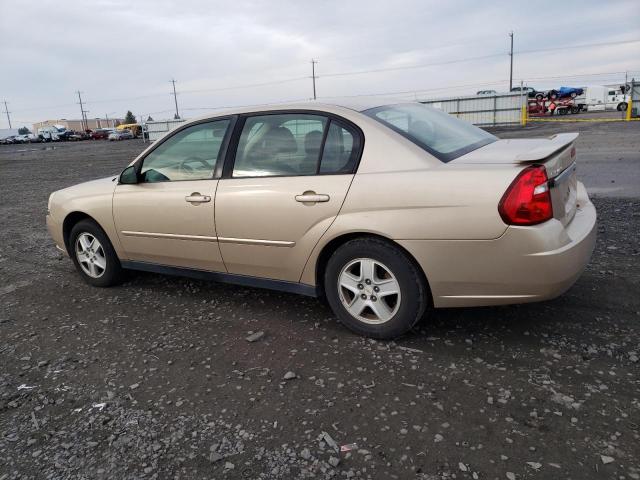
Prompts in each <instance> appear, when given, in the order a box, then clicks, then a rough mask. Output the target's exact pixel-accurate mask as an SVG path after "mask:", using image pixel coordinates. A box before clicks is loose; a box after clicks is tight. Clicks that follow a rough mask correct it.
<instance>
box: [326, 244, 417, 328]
mask: <svg viewBox="0 0 640 480" xmlns="http://www.w3.org/2000/svg"><path fill="white" fill-rule="evenodd" d="M366 271H368V272H369V273H371V272H374V273H373V275H368V274H366ZM368 277H371V278H368ZM369 280H370V283H367V281H369ZM344 285H347V286H348V287H350V288H347V287H345V286H344ZM324 288H325V294H326V298H327V301H328V302H329V305H330V306H331V309H332V310H333V312H334V313H335V315H336V316H337V317H338V319H339V320H340V321H341V322H342V323H343V324H344V325H345V326H346V327H347V328H349V329H350V330H352V331H354V332H356V333H358V334H360V335H364V336H366V337H372V338H377V339H385V340H388V339H393V338H397V337H399V336H400V335H403V334H404V333H407V332H408V331H409V330H411V329H412V328H413V327H414V325H415V324H416V323H417V322H418V321H419V320H420V319H421V318H422V316H423V315H424V313H425V310H426V309H427V307H428V306H429V298H430V296H429V293H428V287H427V284H426V281H425V280H424V277H423V275H422V272H421V271H420V270H419V268H418V267H417V266H416V265H415V264H414V263H413V261H412V260H411V258H409V257H408V255H407V254H406V253H405V252H404V251H403V250H401V249H400V248H398V247H396V246H394V245H393V244H392V243H390V242H388V241H384V240H381V239H377V238H357V239H354V240H350V241H348V242H347V243H345V244H344V245H342V246H340V247H339V248H338V249H337V250H336V251H335V252H334V253H333V254H332V255H331V257H330V258H329V261H328V262H327V267H326V269H325V273H324ZM376 289H377V290H376ZM384 289H388V291H389V292H395V291H397V292H398V293H388V294H387V295H384V294H383V293H380V292H383V291H384ZM357 292H361V293H359V294H358V293H357ZM376 294H377V295H376ZM363 295H364V296H365V297H367V298H365V299H363V298H362V296H363ZM378 297H379V298H378ZM356 302H357V303H356ZM349 303H351V305H352V307H351V308H352V311H356V312H358V311H359V314H357V316H356V314H352V313H351V312H350V311H349V309H348V305H349ZM378 313H380V315H378Z"/></svg>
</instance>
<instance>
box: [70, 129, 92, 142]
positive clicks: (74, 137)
mask: <svg viewBox="0 0 640 480" xmlns="http://www.w3.org/2000/svg"><path fill="white" fill-rule="evenodd" d="M89 138H91V135H90V134H89V133H87V132H75V131H74V132H71V133H70V134H69V136H68V137H67V140H69V141H70V142H77V141H80V140H88V139H89Z"/></svg>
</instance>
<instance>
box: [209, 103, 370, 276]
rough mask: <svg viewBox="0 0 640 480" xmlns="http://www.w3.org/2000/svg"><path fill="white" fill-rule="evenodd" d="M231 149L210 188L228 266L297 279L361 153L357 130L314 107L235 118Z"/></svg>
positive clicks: (232, 270)
mask: <svg viewBox="0 0 640 480" xmlns="http://www.w3.org/2000/svg"><path fill="white" fill-rule="evenodd" d="M240 123H241V124H240V125H239V127H238V131H239V132H240V133H239V140H238V144H237V151H236V152H235V155H234V156H233V158H230V161H229V164H228V165H225V172H224V174H223V178H222V179H221V180H220V184H219V186H218V191H217V194H216V206H215V214H216V230H217V232H218V241H219V244H220V250H221V252H222V257H223V260H224V263H225V266H226V268H227V270H228V272H229V273H234V274H241V275H250V276H256V277H263V278H271V279H277V280H287V281H294V282H297V281H298V280H299V279H300V276H301V274H302V270H303V268H304V265H305V263H306V261H307V259H308V258H309V255H310V253H311V251H312V249H313V247H314V246H315V245H316V243H317V242H318V240H319V239H320V237H321V236H322V234H323V233H324V232H325V231H326V230H327V229H328V228H329V226H330V225H331V223H332V222H333V220H334V219H335V217H336V215H337V214H338V212H339V211H340V208H341V206H342V203H343V202H344V199H345V196H346V195H347V191H348V190H349V186H350V185H351V181H352V179H353V174H354V172H355V169H356V167H357V162H358V161H359V159H360V154H361V149H362V144H363V139H362V133H361V132H360V130H359V129H358V128H357V127H355V126H354V125H351V124H349V123H347V122H346V121H344V120H341V119H338V118H333V117H331V118H330V116H328V115H324V114H322V113H318V112H292V113H284V112H282V113H280V112H275V113H268V114H262V115H251V116H247V117H245V118H242V119H241V120H240Z"/></svg>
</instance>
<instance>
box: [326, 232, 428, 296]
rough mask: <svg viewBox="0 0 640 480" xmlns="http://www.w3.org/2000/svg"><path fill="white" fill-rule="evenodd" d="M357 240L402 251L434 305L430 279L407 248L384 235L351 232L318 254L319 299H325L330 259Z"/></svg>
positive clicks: (327, 245) (336, 238) (341, 236)
mask: <svg viewBox="0 0 640 480" xmlns="http://www.w3.org/2000/svg"><path fill="white" fill-rule="evenodd" d="M357 238H375V239H378V240H382V241H383V242H385V243H388V244H389V245H393V246H394V247H395V248H397V249H399V250H401V251H402V252H403V253H404V254H405V255H406V256H407V258H408V259H409V260H410V261H411V262H412V263H413V264H414V266H415V267H416V268H417V270H418V272H420V275H421V276H422V280H423V282H424V284H425V286H426V288H427V295H428V298H429V305H433V296H432V293H431V286H430V284H429V279H428V278H427V274H426V272H425V271H424V269H423V268H422V267H421V266H420V264H419V263H418V261H417V260H416V258H415V257H414V256H413V255H412V254H411V252H409V251H408V250H407V249H406V248H404V247H403V246H402V245H400V244H399V243H397V242H395V241H394V240H393V239H391V238H389V237H386V236H384V235H380V234H377V233H371V232H349V233H344V234H342V235H339V236H337V237H335V238H332V239H331V240H330V241H329V242H327V243H326V244H325V245H324V246H323V247H322V250H321V251H320V253H319V254H318V257H317V260H316V265H315V280H316V290H317V292H318V296H319V297H324V296H325V292H324V272H325V270H326V268H327V263H328V261H329V258H330V257H331V255H333V253H334V252H335V251H336V250H337V249H338V248H340V247H341V246H342V245H344V244H345V243H347V242H349V241H351V240H355V239H357Z"/></svg>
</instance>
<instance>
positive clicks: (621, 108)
mask: <svg viewBox="0 0 640 480" xmlns="http://www.w3.org/2000/svg"><path fill="white" fill-rule="evenodd" d="M617 108H618V111H619V112H624V111H626V110H627V103H626V102H622V103H619V104H618V107H617Z"/></svg>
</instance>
